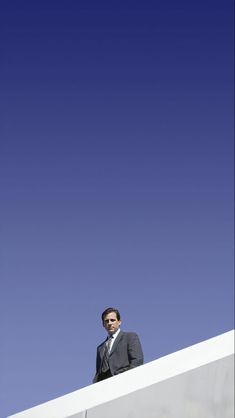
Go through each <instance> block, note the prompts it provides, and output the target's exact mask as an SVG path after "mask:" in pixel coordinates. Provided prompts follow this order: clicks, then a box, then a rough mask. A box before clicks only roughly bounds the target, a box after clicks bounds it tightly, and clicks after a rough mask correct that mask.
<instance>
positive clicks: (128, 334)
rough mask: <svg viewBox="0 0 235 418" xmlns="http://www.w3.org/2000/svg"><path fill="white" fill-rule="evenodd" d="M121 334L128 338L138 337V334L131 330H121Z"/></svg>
mask: <svg viewBox="0 0 235 418" xmlns="http://www.w3.org/2000/svg"><path fill="white" fill-rule="evenodd" d="M123 334H124V335H126V337H129V338H131V337H135V338H136V337H138V334H137V333H136V332H132V331H126V332H124V331H123Z"/></svg>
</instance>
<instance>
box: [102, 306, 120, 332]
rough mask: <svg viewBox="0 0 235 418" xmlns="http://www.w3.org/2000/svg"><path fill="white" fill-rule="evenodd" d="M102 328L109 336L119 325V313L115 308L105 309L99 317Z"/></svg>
mask: <svg viewBox="0 0 235 418" xmlns="http://www.w3.org/2000/svg"><path fill="white" fill-rule="evenodd" d="M101 318H102V322H103V326H104V328H105V329H106V331H107V332H108V334H109V335H112V334H114V333H115V332H116V331H117V330H118V329H119V327H120V325H121V317H120V313H119V311H118V310H117V309H115V308H107V309H105V311H104V312H103V313H102V315H101Z"/></svg>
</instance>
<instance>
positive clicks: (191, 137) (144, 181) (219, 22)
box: [0, 0, 234, 418]
mask: <svg viewBox="0 0 235 418" xmlns="http://www.w3.org/2000/svg"><path fill="white" fill-rule="evenodd" d="M0 15H1V16H0V28H1V29H0V35H1V72H0V74H1V80H0V82H1V88H0V90H1V97H0V106H1V118H0V133H1V142H0V179H1V180H0V181H1V221H0V222H1V225H0V233H1V241H0V258H1V262H0V274H1V293H0V313H1V319H0V324H1V344H0V366H1V367H0V369H1V373H0V417H1V418H2V417H5V416H6V415H10V414H13V413H16V412H18V411H21V410H23V409H26V408H29V407H31V406H34V405H36V404H40V403H42V402H45V401H47V400H50V399H52V398H55V397H58V396H61V395H63V394H65V393H68V392H71V391H74V390H77V389H79V388H81V387H83V386H86V385H89V384H90V383H91V380H92V378H93V375H94V371H95V354H96V346H97V345H98V344H99V343H100V342H101V341H102V340H103V339H104V338H105V332H104V330H103V328H102V325H101V321H100V314H101V312H102V311H103V310H104V309H105V308H106V307H108V306H110V305H111V306H116V307H118V308H119V309H120V311H121V314H122V319H123V324H122V329H123V330H130V331H131V330H132V331H136V332H138V334H139V336H140V339H141V341H142V345H143V350H144V354H145V362H149V361H151V360H155V359H157V358H159V357H161V356H164V355H166V354H168V353H171V352H174V351H176V350H179V349H181V348H184V347H186V346H189V345H192V344H194V343H197V342H199V341H202V340H204V339H207V338H210V337H213V336H215V335H218V334H221V333H223V332H226V331H228V330H230V329H232V328H233V327H234V322H233V1H232V0H220V1H218V0H197V1H196V0H192V1H188V0H187V1H186V0H185V1H184V0H179V1H177V2H176V1H175V0H168V1H163V0H162V1H148V0H145V1H128V0H125V1H119V2H114V1H110V0H109V1H104V0H100V1H97V0H96V1H89V0H87V1H82V0H81V1H80V0H79V1H58V0H57V1H52V0H47V1H43V0H40V1H31V0H30V1H26V0H22V1H11V0H9V1H1V14H0Z"/></svg>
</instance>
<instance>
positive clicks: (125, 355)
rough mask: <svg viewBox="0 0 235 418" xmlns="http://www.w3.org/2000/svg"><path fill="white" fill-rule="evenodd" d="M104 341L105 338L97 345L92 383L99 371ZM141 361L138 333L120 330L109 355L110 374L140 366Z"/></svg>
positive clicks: (141, 354)
mask: <svg viewBox="0 0 235 418" xmlns="http://www.w3.org/2000/svg"><path fill="white" fill-rule="evenodd" d="M106 341H107V339H106V340H105V341H104V342H103V343H102V344H100V345H99V346H98V347H97V355H96V374H95V377H94V379H93V383H95V382H97V379H98V375H99V373H100V372H101V366H102V361H103V355H104V351H105V343H106ZM143 362H144V358H143V351H142V348H141V344H140V340H139V337H138V335H137V334H136V333H135V332H124V331H120V332H119V334H118V336H117V338H116V339H115V341H114V343H113V346H112V350H111V352H110V355H109V368H110V372H111V374H112V375H115V374H119V373H123V372H125V371H126V370H129V369H133V368H134V367H137V366H140V365H141V364H143Z"/></svg>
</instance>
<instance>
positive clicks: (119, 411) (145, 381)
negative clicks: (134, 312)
mask: <svg viewBox="0 0 235 418" xmlns="http://www.w3.org/2000/svg"><path fill="white" fill-rule="evenodd" d="M233 366H234V331H229V332H227V333H225V334H222V335H219V336H217V337H214V338H211V339H209V340H207V341H203V342H201V343H199V344H196V345H193V346H191V347H188V348H185V349H183V350H180V351H177V352H176V353H173V354H170V355H168V356H165V357H162V358H160V359H158V360H155V361H152V362H150V363H147V364H145V365H143V366H140V367H137V368H136V369H133V370H130V371H128V372H125V373H123V374H120V375H119V376H115V377H112V378H110V379H108V380H104V381H102V382H99V383H96V384H94V385H90V386H87V387H85V388H82V389H80V390H78V391H75V392H72V393H70V394H68V395H65V396H62V397H60V398H57V399H55V400H52V401H49V402H46V403H44V404H42V405H39V406H36V407H34V408H31V409H28V410H26V411H23V412H20V413H18V414H15V415H12V416H11V418H13V417H14V418H233V417H234V367H233ZM9 418H10V417H9Z"/></svg>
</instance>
